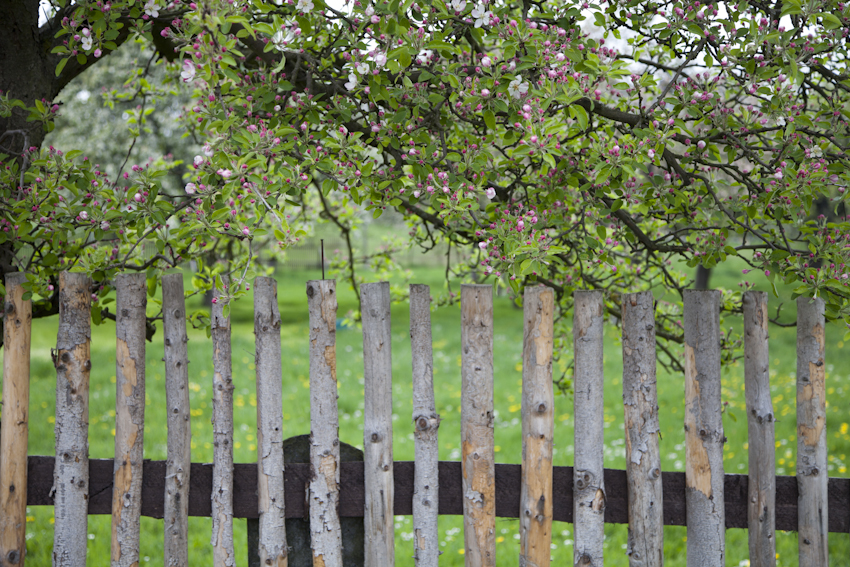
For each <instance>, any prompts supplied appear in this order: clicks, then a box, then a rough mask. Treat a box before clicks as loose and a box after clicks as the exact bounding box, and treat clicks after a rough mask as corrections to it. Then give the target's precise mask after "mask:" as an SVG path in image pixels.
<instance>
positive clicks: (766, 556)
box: [744, 291, 776, 567]
mask: <svg viewBox="0 0 850 567" xmlns="http://www.w3.org/2000/svg"><path fill="white" fill-rule="evenodd" d="M767 323H768V315H767V293H765V292H763V291H747V292H745V293H744V381H745V390H746V398H747V442H748V444H749V449H748V451H749V470H750V472H749V484H748V487H749V488H748V496H749V498H748V499H747V502H748V505H747V516H748V527H749V533H748V536H749V543H750V565H751V566H752V567H775V566H776V463H775V461H776V448H775V446H774V442H775V441H774V415H773V402H772V401H771V397H770V356H769V351H768V340H767V338H768V332H767Z"/></svg>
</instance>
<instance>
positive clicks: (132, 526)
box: [112, 273, 147, 567]
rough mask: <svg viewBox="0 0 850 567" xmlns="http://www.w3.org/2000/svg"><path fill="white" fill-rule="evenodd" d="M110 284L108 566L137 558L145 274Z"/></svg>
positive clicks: (123, 566) (125, 566) (131, 566)
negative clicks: (112, 378)
mask: <svg viewBox="0 0 850 567" xmlns="http://www.w3.org/2000/svg"><path fill="white" fill-rule="evenodd" d="M115 290H116V296H117V298H116V304H115V310H116V320H115V334H116V349H115V377H116V381H115V388H116V395H115V464H114V484H113V490H112V567H136V566H137V565H138V563H139V518H140V515H141V512H142V459H143V458H144V433H145V308H146V307H147V285H146V280H145V274H144V273H138V274H119V275H118V276H116V278H115Z"/></svg>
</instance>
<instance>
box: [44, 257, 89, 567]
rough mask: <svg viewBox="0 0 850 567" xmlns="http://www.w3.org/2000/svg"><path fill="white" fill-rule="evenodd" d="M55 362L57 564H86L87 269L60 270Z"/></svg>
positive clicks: (60, 566)
mask: <svg viewBox="0 0 850 567" xmlns="http://www.w3.org/2000/svg"><path fill="white" fill-rule="evenodd" d="M54 365H55V366H56V428H55V430H56V468H55V472H54V474H53V479H54V480H53V489H54V491H55V492H54V495H53V499H54V502H55V508H54V516H55V518H56V522H55V525H54V528H53V529H54V531H53V565H54V567H76V566H78V565H85V564H86V543H87V542H88V497H89V442H88V438H89V374H90V370H91V280H90V279H89V278H88V277H87V276H86V275H85V274H80V273H69V272H62V273H61V274H59V332H58V333H57V337H56V355H55V358H54Z"/></svg>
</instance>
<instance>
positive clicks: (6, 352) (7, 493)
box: [0, 272, 32, 565]
mask: <svg viewBox="0 0 850 567" xmlns="http://www.w3.org/2000/svg"><path fill="white" fill-rule="evenodd" d="M26 281H27V275H26V274H25V273H23V272H15V273H11V274H7V275H6V301H5V303H6V305H5V306H4V307H5V309H4V311H3V418H2V428H0V561H3V562H8V563H10V564H17V563H20V564H21V565H23V564H24V560H25V557H26V553H27V542H26V526H27V519H26V516H27V465H26V463H27V439H28V437H29V425H28V423H29V420H28V415H29V399H30V344H31V339H32V301H30V300H27V301H24V298H23V296H24V293H25V292H24V288H23V284H24V283H25V282H26Z"/></svg>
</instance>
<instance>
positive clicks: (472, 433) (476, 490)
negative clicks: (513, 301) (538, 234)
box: [460, 285, 496, 567]
mask: <svg viewBox="0 0 850 567" xmlns="http://www.w3.org/2000/svg"><path fill="white" fill-rule="evenodd" d="M460 309H461V414H460V415H461V417H460V419H461V442H462V457H461V458H462V470H463V481H462V484H463V527H464V533H463V536H464V544H465V547H466V549H465V555H464V558H465V561H466V565H467V566H468V567H493V566H495V565H496V533H495V532H496V470H495V440H494V436H493V288H492V286H489V285H462V286H461V288H460Z"/></svg>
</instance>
